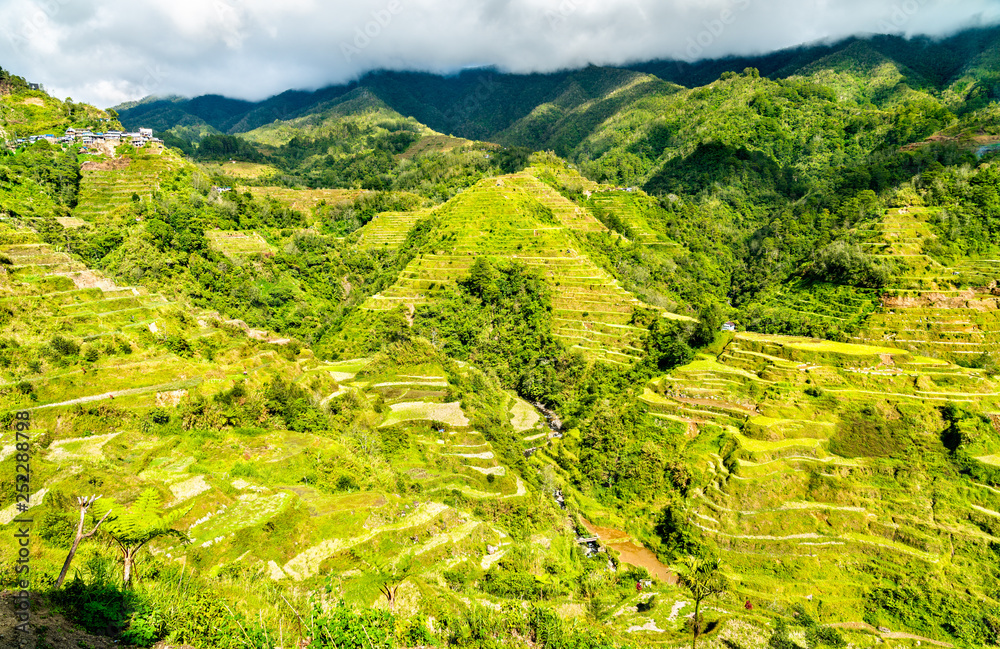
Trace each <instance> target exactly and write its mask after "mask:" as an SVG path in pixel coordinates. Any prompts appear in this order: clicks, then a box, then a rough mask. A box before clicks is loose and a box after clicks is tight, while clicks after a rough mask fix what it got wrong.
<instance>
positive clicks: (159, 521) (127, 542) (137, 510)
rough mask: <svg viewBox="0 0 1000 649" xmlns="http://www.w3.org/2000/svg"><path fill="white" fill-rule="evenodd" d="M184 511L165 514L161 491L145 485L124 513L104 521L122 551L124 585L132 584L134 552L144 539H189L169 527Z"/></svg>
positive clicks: (106, 532)
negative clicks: (161, 502) (159, 492)
mask: <svg viewBox="0 0 1000 649" xmlns="http://www.w3.org/2000/svg"><path fill="white" fill-rule="evenodd" d="M185 513H186V512H185V511H183V510H178V511H175V512H173V513H170V514H164V513H163V512H162V511H161V509H160V495H159V494H158V493H157V492H156V491H155V490H154V489H147V490H146V491H144V492H142V494H140V496H139V498H138V499H137V500H136V501H135V503H133V504H132V506H131V507H130V508H129V509H128V510H127V511H126V512H125V513H124V514H122V515H120V516H118V517H116V518H112V519H110V520H109V521H108V522H107V524H106V525H105V526H104V529H105V534H106V536H107V537H108V538H109V539H110V540H111V543H112V545H114V546H115V547H117V548H118V551H119V553H120V554H121V562H122V584H123V585H124V586H125V587H126V588H128V587H129V586H130V585H131V584H132V568H133V567H134V566H135V559H136V556H137V555H138V554H139V551H140V550H142V548H144V547H145V546H146V544H147V543H149V542H150V541H153V540H154V539H158V538H162V537H165V536H172V537H174V538H178V539H180V540H181V541H182V542H184V543H188V542H190V539H188V537H187V535H186V534H184V532H181V531H180V530H175V529H173V528H172V525H173V524H174V523H175V522H177V519H179V518H180V517H181V516H183V515H184V514H185Z"/></svg>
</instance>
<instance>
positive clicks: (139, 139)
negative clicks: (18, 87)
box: [15, 128, 163, 150]
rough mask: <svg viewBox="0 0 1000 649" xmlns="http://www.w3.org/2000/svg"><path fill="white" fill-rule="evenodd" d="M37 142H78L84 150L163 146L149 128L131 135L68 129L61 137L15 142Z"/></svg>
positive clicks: (33, 137)
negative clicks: (126, 146) (104, 147)
mask: <svg viewBox="0 0 1000 649" xmlns="http://www.w3.org/2000/svg"><path fill="white" fill-rule="evenodd" d="M39 140H46V141H48V142H49V143H50V144H76V143H77V142H79V143H80V144H82V145H83V146H84V150H85V149H86V148H89V147H92V146H99V145H101V144H109V145H111V146H118V145H119V144H131V145H132V146H134V147H135V148H137V149H141V148H143V147H144V146H146V145H147V144H149V143H154V144H157V143H158V144H161V145H162V144H163V140H161V139H159V138H156V137H153V129H151V128H140V129H139V130H138V131H136V132H131V133H126V132H125V131H105V132H103V133H97V132H93V131H87V130H77V129H75V128H68V129H66V134H65V135H63V136H62V137H56V136H55V135H52V134H51V133H50V134H46V135H29V136H28V137H21V138H18V139H17V140H16V141H15V142H16V144H17V145H22V144H34V143H35V142H38V141H39Z"/></svg>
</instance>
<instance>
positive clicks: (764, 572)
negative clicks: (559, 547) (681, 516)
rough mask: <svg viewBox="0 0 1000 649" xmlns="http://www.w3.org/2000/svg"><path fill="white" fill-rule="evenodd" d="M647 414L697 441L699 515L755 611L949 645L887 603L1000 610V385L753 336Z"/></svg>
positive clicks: (694, 507) (855, 351) (685, 378)
mask: <svg viewBox="0 0 1000 649" xmlns="http://www.w3.org/2000/svg"><path fill="white" fill-rule="evenodd" d="M643 400H644V401H645V402H646V403H647V404H648V405H649V407H650V409H651V411H652V412H653V413H655V416H657V417H661V418H664V419H665V420H673V421H683V422H686V423H687V424H688V428H689V432H690V434H691V435H692V436H694V435H697V437H696V438H693V439H692V441H691V442H690V444H689V447H688V451H687V453H688V454H689V456H690V458H691V460H692V461H693V462H694V465H695V466H697V467H699V471H698V475H697V477H696V478H695V483H696V485H697V486H696V488H694V489H693V490H692V492H691V494H690V497H689V499H688V501H687V510H686V515H685V516H686V519H687V521H688V522H689V523H690V525H691V527H692V528H693V529H694V530H695V531H696V533H697V534H698V535H699V536H700V537H702V538H703V539H705V540H706V541H707V542H710V543H712V544H714V545H716V546H718V547H719V548H720V549H721V550H722V552H723V553H724V555H725V557H726V561H727V563H728V565H729V566H731V567H732V570H733V571H734V573H736V574H739V575H740V579H739V582H738V583H737V584H735V585H734V588H736V589H737V590H738V591H740V592H741V593H742V594H743V596H745V597H748V598H752V599H755V600H756V599H758V598H759V599H767V600H770V599H772V598H777V599H778V600H783V601H787V602H794V601H797V600H801V598H804V597H807V596H810V597H812V598H814V599H818V600H822V601H823V610H824V615H825V616H829V621H855V622H857V621H861V619H862V617H864V619H865V621H867V622H869V623H873V624H884V625H886V626H889V627H891V628H893V629H894V630H898V629H900V628H902V629H907V628H908V629H910V630H911V631H914V632H920V633H924V634H930V635H931V636H932V637H937V636H940V637H942V639H947V636H946V635H945V634H943V633H942V632H941V631H942V630H941V629H940V628H936V627H933V626H923V625H921V623H920V622H919V620H918V619H917V618H913V617H907V616H906V615H904V614H903V613H902V612H901V611H902V610H903V609H902V608H898V607H897V608H894V605H892V604H891V603H887V601H888V600H886V601H882V600H879V598H880V597H883V596H888V595H885V593H888V592H889V591H884V592H883V591H881V590H880V589H881V588H883V587H884V586H885V585H886V584H887V583H893V584H896V586H897V587H905V585H906V583H907V580H908V579H911V578H912V575H915V574H920V575H924V576H922V577H920V580H921V581H920V585H919V586H917V588H919V589H920V590H921V592H922V593H924V594H923V595H922V596H921V597H926V598H927V601H936V600H935V598H943V599H941V600H940V601H942V602H945V603H944V604H943V605H945V606H953V607H956V608H962V607H963V606H978V605H979V604H981V603H988V604H989V605H990V606H996V605H997V598H996V593H995V591H994V590H993V586H992V584H994V583H995V579H996V578H997V571H996V564H995V560H994V558H995V555H994V554H993V551H992V550H991V549H990V548H994V547H996V543H997V542H998V541H1000V526H998V520H1000V514H998V513H997V512H1000V491H997V490H996V489H993V488H991V487H988V486H986V485H984V484H982V483H983V481H984V479H985V480H993V479H995V475H996V473H995V472H996V466H995V465H996V464H997V462H996V457H997V456H996V453H997V451H998V449H1000V430H998V428H1000V427H998V423H1000V418H998V415H997V413H1000V384H998V382H997V381H996V380H995V379H989V378H987V377H985V376H983V375H982V374H981V373H980V372H977V371H975V370H968V369H964V368H961V367H958V366H956V365H953V364H950V363H948V362H946V361H938V360H934V359H929V358H925V357H920V356H916V355H914V354H912V353H909V352H906V351H903V350H900V349H894V348H891V347H873V346H865V345H855V344H843V343H834V342H829V341H820V340H815V339H808V338H792V337H783V336H765V335H759V334H738V335H736V336H735V338H733V339H732V340H731V341H730V342H729V343H728V344H727V345H726V346H725V348H724V349H722V352H721V353H720V354H718V356H705V355H703V356H700V357H699V358H698V359H697V360H696V361H694V362H693V363H691V364H689V365H686V366H684V367H681V368H678V369H676V370H673V371H671V372H670V373H669V374H668V375H666V376H663V377H660V378H658V379H655V380H653V381H652V382H651V383H650V384H649V385H648V386H647V389H646V392H645V395H644V397H643ZM991 475H992V476H994V478H989V476H991ZM880 593H881V594H880ZM873 601H881V605H882V606H883V607H884V608H883V610H882V611H880V612H878V613H875V614H874V617H872V618H870V619H869V617H867V616H866V613H865V612H866V611H867V610H871V609H869V608H868V607H869V606H870V603H871V602H873ZM923 605H925V604H923V603H922V602H920V601H916V602H912V603H911V604H910V606H912V607H913V609H912V610H919V607H920V606H923ZM893 610H895V611H897V613H898V614H899V617H896V618H893V616H892V611H893Z"/></svg>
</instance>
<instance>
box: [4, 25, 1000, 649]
mask: <svg viewBox="0 0 1000 649" xmlns="http://www.w3.org/2000/svg"><path fill="white" fill-rule="evenodd" d="M966 37H967V39H966V41H961V39H960V38H958V37H956V38H955V39H944V40H942V41H939V42H929V41H926V40H921V39H914V40H912V41H904V40H902V39H897V38H893V37H874V38H871V39H851V40H850V41H848V42H845V43H841V44H835V45H830V46H821V47H817V48H804V49H799V50H796V51H792V52H784V53H776V54H772V55H768V56H766V57H763V58H761V59H760V61H762V65H763V64H764V63H766V65H767V67H762V68H761V69H753V68H754V66H753V65H751V64H749V63H748V64H747V65H744V66H743V68H749V69H745V70H743V71H742V72H737V71H732V70H728V69H723V68H725V67H726V66H728V65H731V64H732V63H734V62H735V61H736V60H735V59H734V60H731V61H728V62H707V63H703V64H698V65H692V66H688V67H684V66H681V67H680V68H678V70H680V71H679V72H677V74H678V75H688V76H687V77H686V78H690V79H694V78H697V75H707V74H708V73H709V72H711V71H716V72H717V73H716V74H714V76H712V77H711V78H709V79H707V80H706V81H705V82H704V83H703V84H701V85H700V86H699V87H691V88H685V87H681V86H679V85H674V82H675V81H676V79H674V81H665V80H663V77H662V76H661V77H659V78H657V77H656V76H653V75H652V74H650V72H655V70H653V69H652V68H654V67H655V66H652V67H651V68H650V69H648V70H644V71H642V72H640V71H629V70H620V69H612V68H598V67H590V68H587V69H584V70H577V71H567V72H563V73H558V74H553V75H529V76H518V75H501V74H497V75H494V76H492V77H490V76H486V78H485V79H484V76H483V75H484V73H483V72H482V71H467V72H466V73H463V74H462V75H458V76H457V77H453V78H441V77H435V76H433V75H423V74H412V73H392V72H386V73H377V74H372V75H369V76H368V77H366V78H365V79H362V80H361V81H360V82H359V83H358V84H356V85H351V86H344V87H339V88H333V89H325V90H323V91H319V92H317V93H298V92H292V93H285V94H284V95H280V96H278V97H276V98H272V99H271V100H268V101H266V102H263V103H259V104H247V103H241V102H236V101H230V100H225V99H223V98H218V97H213V96H210V97H207V98H201V99H200V100H198V101H193V100H192V101H187V100H170V101H167V102H163V103H160V102H156V101H148V102H144V103H142V104H140V105H137V106H135V107H133V108H131V109H130V110H132V109H135V110H139V109H140V107H141V109H142V110H146V111H148V112H147V113H145V114H146V115H147V117H148V118H150V119H152V118H153V117H155V116H156V115H157V114H162V115H166V116H168V117H169V115H174V116H177V117H178V119H190V120H191V121H190V125H191V128H197V129H199V130H200V131H202V132H204V133H210V132H212V131H219V132H220V133H221V132H223V131H229V132H230V134H226V135H225V136H220V135H218V134H216V133H211V134H212V135H213V136H214V137H212V138H208V139H205V140H204V142H205V147H204V149H198V148H193V149H190V152H191V153H192V154H193V156H192V158H190V159H188V158H185V156H184V155H182V154H179V153H178V152H177V151H176V150H172V149H168V150H167V151H165V152H163V153H153V152H151V151H132V150H128V149H122V150H120V151H118V152H116V154H115V156H113V157H111V156H105V155H101V156H90V155H88V156H84V155H82V154H81V153H80V152H79V151H78V149H77V148H75V147H68V148H67V149H66V150H63V149H62V147H60V146H53V145H50V144H48V143H39V144H35V145H32V146H29V147H23V148H21V149H20V150H16V151H11V152H10V154H9V155H5V156H3V157H0V207H2V208H3V209H2V212H3V214H2V215H0V326H2V329H0V403H2V404H3V415H2V416H3V420H2V421H4V423H5V427H4V429H3V432H2V435H3V436H2V437H0V484H2V485H3V486H4V489H3V490H2V494H3V495H0V522H2V523H3V525H4V526H5V527H4V532H5V533H6V532H8V531H12V530H13V529H14V528H13V527H12V526H13V525H15V523H14V522H13V521H14V518H15V517H16V516H17V515H18V512H17V503H16V502H15V501H16V493H17V490H16V487H15V485H16V482H17V478H16V475H17V473H18V471H17V464H18V463H19V462H21V461H22V460H23V456H21V457H20V458H19V455H18V454H19V453H20V452H21V451H20V450H19V449H18V447H17V446H16V443H17V442H16V440H15V439H14V437H15V431H14V430H13V429H12V428H11V426H10V424H12V423H14V422H16V421H17V419H16V418H17V416H18V415H16V414H15V413H16V412H19V411H20V412H26V413H30V417H31V420H32V424H31V436H32V442H31V446H30V453H31V458H30V460H31V463H32V477H31V480H30V488H29V489H28V491H29V493H30V494H31V495H32V497H31V498H30V499H29V504H30V510H29V511H30V514H31V516H32V517H33V519H34V520H35V521H36V526H35V527H34V528H33V531H32V535H33V536H32V540H31V545H30V552H31V558H32V574H31V581H30V584H29V585H30V588H31V589H32V590H33V591H37V592H38V593H40V594H41V597H40V598H39V600H40V601H45V602H47V604H46V606H52V607H55V608H57V609H58V610H60V611H62V613H63V614H64V615H66V616H67V618H69V620H70V621H71V622H72V623H74V624H78V625H82V626H83V627H84V628H86V629H88V630H89V631H90V632H92V633H99V634H103V635H105V636H107V637H108V638H109V640H108V642H111V641H112V640H117V641H119V643H129V644H131V645H133V646H143V647H149V646H154V645H155V644H156V643H160V642H163V643H166V644H170V645H175V644H180V643H185V644H188V645H190V646H194V647H223V648H225V649H229V648H235V647H265V646H266V647H275V646H281V647H282V649H288V648H290V647H292V646H300V645H303V644H304V642H300V638H305V637H309V638H312V641H311V642H312V646H320V645H322V646H337V647H344V646H351V647H368V648H369V649H370V648H371V647H378V646H385V647H388V646H399V647H419V646H456V647H480V648H483V649H485V648H488V647H495V646H514V647H524V648H525V649H527V648H529V647H532V648H537V647H542V646H545V647H552V648H553V649H561V648H565V649H612V648H617V647H626V646H628V647H637V646H664V645H667V646H680V645H682V644H684V645H686V643H687V642H689V641H690V640H691V631H692V626H693V623H694V620H693V619H692V618H693V617H694V609H695V605H694V602H693V601H692V597H691V595H690V591H689V590H687V589H686V588H685V586H684V579H683V578H682V577H683V575H684V570H685V566H687V565H690V562H691V558H692V557H700V558H703V559H707V560H709V562H710V565H711V560H712V559H713V558H718V559H719V560H720V561H721V564H720V568H719V572H718V576H719V577H720V578H724V581H725V583H724V587H723V588H722V592H721V593H720V594H719V595H718V596H715V597H713V598H711V599H709V600H706V601H705V602H702V603H701V606H700V611H701V614H702V615H703V616H704V620H702V621H703V622H704V623H705V625H704V631H705V633H704V635H702V636H701V637H700V638H699V642H700V643H702V644H706V645H710V646H713V647H730V648H731V647H734V646H738V647H791V646H809V647H822V646H829V647H843V646H853V647H874V646H879V645H883V644H884V645H886V646H917V645H918V643H919V644H920V646H924V645H926V644H933V645H934V646H955V647H980V646H996V645H998V644H1000V640H998V635H997V632H998V629H1000V623H998V619H1000V593H998V592H997V589H996V584H997V583H998V577H1000V574H998V572H997V568H996V565H997V563H996V552H997V547H998V544H1000V527H998V525H997V519H998V514H997V512H1000V501H998V500H997V498H998V493H1000V468H998V465H1000V460H998V457H1000V432H998V431H1000V428H998V423H997V422H998V421H1000V420H998V414H1000V382H998V378H997V377H998V372H1000V366H998V363H997V358H998V356H997V355H998V353H1000V349H998V344H1000V323H998V322H997V319H996V317H995V315H996V313H997V312H998V308H997V307H998V303H997V300H998V299H1000V298H998V295H997V291H998V289H997V283H998V282H1000V263H998V262H997V259H998V258H1000V250H998V246H997V243H996V242H997V241H998V236H1000V197H998V194H997V186H998V183H1000V180H998V176H997V171H996V164H995V155H996V154H995V152H993V151H991V150H990V147H989V142H990V138H991V137H993V136H995V135H996V134H995V133H993V130H995V125H994V124H993V123H992V122H993V121H995V120H994V119H993V118H994V117H995V112H996V104H995V102H992V100H991V99H990V97H989V96H988V95H984V94H983V92H981V91H977V90H975V88H977V87H983V88H985V87H986V86H985V85H984V84H986V82H987V81H988V80H989V78H990V74H991V73H990V67H989V66H990V63H989V61H990V60H991V58H990V57H991V56H992V54H991V52H992V50H991V48H992V47H993V39H994V38H995V31H991V30H977V31H974V32H968V33H967V34H966ZM938 55H940V56H939V57H938ZM935 57H938V58H935ZM713 66H715V67H713ZM719 66H722V68H720V67H719ZM647 67H648V66H647ZM681 68H683V70H681ZM743 68H741V69H743ZM664 74H665V73H664ZM962 75H965V76H962ZM678 78H679V77H678ZM494 84H495V85H494ZM692 85H694V84H692ZM477 91H478V92H480V94H481V95H483V97H482V98H481V99H479V100H476V101H471V100H470V101H469V102H468V103H465V102H466V100H468V99H469V97H472V98H475V97H476V96H477V95H476V93H477ZM490 93H498V94H496V95H495V96H496V97H502V98H503V100H500V99H491V98H490V97H491V96H492V95H490ZM15 94H16V93H10V94H8V95H6V96H5V97H4V100H6V99H7V98H9V97H14V96H15ZM39 99H40V101H41V102H42V106H36V107H38V108H45V110H46V111H47V113H46V114H45V115H41V114H40V115H36V116H35V117H33V118H32V119H34V120H35V121H34V122H32V125H33V126H40V125H43V124H46V123H52V124H57V123H59V122H57V121H51V120H54V119H55V118H54V117H53V116H54V115H55V113H56V112H57V109H58V110H63V111H64V113H63V114H62V115H63V116H62V118H61V119H66V120H69V119H71V118H72V117H73V111H72V110H71V109H69V113H68V114H67V113H66V112H65V111H66V110H68V109H67V108H66V106H64V105H62V106H60V104H58V103H56V102H55V100H51V99H45V98H44V97H40V98H39ZM11 101H15V100H11ZM11 105H12V106H15V107H16V105H17V104H16V103H15V104H11ZM33 105H34V104H33ZM89 111H90V109H86V111H84V112H77V116H78V117H79V118H80V119H81V120H84V119H89V117H87V116H88V115H90V112H89ZM156 111H163V112H162V113H157V112H156ZM124 112H125V111H124V110H123V113H124ZM94 114H95V115H96V114H97V113H94ZM4 115H11V116H12V117H11V119H13V120H15V121H11V122H6V123H5V124H4V128H7V129H12V128H14V127H15V126H16V125H17V122H16V119H23V118H24V116H25V115H28V113H27V112H22V113H15V112H13V110H12V111H11V112H9V113H4ZM136 115H141V113H139V112H136V113H133V114H132V117H133V118H134V117H135V116H136ZM110 117H111V115H110V113H109V114H108V118H110ZM97 119H105V117H97ZM171 119H172V118H171ZM275 119H277V120H278V121H275ZM46 120H49V121H46ZM167 124H169V122H167V121H165V122H164V125H167ZM455 124H460V127H457V126H455ZM175 126H176V125H175ZM991 129H992V130H991ZM980 130H981V131H982V132H980ZM231 133H238V134H239V137H238V138H234V137H233V136H232V135H231ZM445 133H459V134H465V135H467V136H470V137H475V138H484V139H487V138H488V139H492V140H494V141H495V142H496V143H490V142H482V141H479V142H476V141H471V140H465V139H461V138H455V137H450V136H448V135H445ZM977 138H978V139H977ZM518 145H527V146H526V147H524V148H521V147H519V146H518ZM542 148H547V149H552V150H554V151H555V153H553V152H549V153H541V152H538V151H531V149H542ZM213 152H214V154H215V155H214V159H210V160H209V161H208V162H201V163H199V162H198V160H201V158H202V156H203V155H208V154H211V153H213ZM232 152H235V153H236V155H237V156H239V155H240V154H241V153H242V154H246V155H247V156H248V157H250V158H252V159H253V160H252V161H240V162H232V161H230V159H229V158H230V157H231V156H230V155H229V154H230V153H232ZM557 154H562V155H563V157H559V155H557ZM727 321H728V322H727ZM730 329H735V331H729V330H730ZM22 417H23V415H22ZM15 427H16V424H15ZM22 482H23V480H22ZM91 493H102V494H104V498H103V499H102V501H99V502H102V503H107V504H101V505H97V506H95V509H94V510H93V511H92V514H97V516H92V515H88V516H87V517H86V522H87V523H88V524H91V525H92V524H95V523H96V522H97V520H99V516H101V515H103V513H104V512H105V511H106V508H107V507H110V508H111V510H112V512H114V513H117V514H118V515H124V512H126V511H130V512H131V514H132V516H133V517H139V516H140V514H144V515H146V519H145V520H146V521H147V522H149V521H153V520H154V519H155V520H166V521H168V522H169V523H170V525H172V526H173V529H175V530H176V531H178V532H181V533H183V534H185V535H186V536H187V537H188V539H189V540H190V543H186V544H185V543H182V542H181V540H180V539H179V538H178V537H176V536H168V537H163V538H157V539H154V540H152V541H150V542H149V544H148V546H147V547H148V551H146V550H143V551H142V552H141V553H140V555H139V556H140V561H139V562H138V563H137V564H136V566H135V569H134V580H133V582H132V583H131V584H130V586H131V587H126V585H125V584H124V583H123V580H122V578H121V575H122V574H123V573H122V572H121V570H122V568H123V564H122V562H121V555H120V551H119V550H116V547H118V546H116V545H115V542H114V541H111V540H110V538H109V537H108V536H105V535H104V534H101V535H100V536H101V538H102V539H103V540H105V541H108V543H97V542H94V541H85V542H84V543H83V544H82V545H81V550H80V552H79V554H78V556H77V557H76V559H75V560H74V563H73V569H72V571H71V573H70V579H69V581H68V582H67V584H65V585H64V586H63V587H61V588H55V587H54V586H53V583H52V581H53V577H54V575H55V574H57V572H58V568H59V567H60V565H61V562H62V561H63V559H64V558H65V556H66V552H67V546H68V544H69V542H70V540H71V536H72V534H73V531H74V530H75V525H76V521H77V520H78V518H79V510H78V509H77V505H76V504H75V503H76V500H75V498H76V497H77V496H81V495H89V494H91ZM150 512H152V513H150ZM114 513H113V514H112V515H114ZM154 514H155V516H154ZM161 514H162V516H161ZM121 520H133V519H132V518H129V517H127V516H123V518H122V519H119V521H121ZM118 524H121V523H120V522H119V523H115V522H112V523H111V525H110V526H109V527H108V528H107V529H105V530H104V531H105V532H111V531H114V530H116V529H120V528H118V527H116V525H118ZM151 524H152V523H151ZM163 531H164V530H158V532H163ZM16 550H17V548H16V547H15V546H14V545H13V544H0V580H2V583H3V584H4V587H5V588H7V587H14V586H15V585H17V583H16V581H15V575H16V574H17V573H15V572H14V568H15V567H16V562H17V558H18V555H17V554H15V551H16ZM76 576H79V579H76V578H75V577H76ZM338 602H341V603H338ZM7 628H8V627H5V626H3V625H0V644H2V643H3V642H4V641H6V640H7V637H8V636H6V635H2V634H4V633H7V631H6V629H7ZM39 632H40V631H38V630H36V632H35V633H36V636H37V634H38V633H39ZM324 634H325V635H324ZM41 639H44V638H41Z"/></svg>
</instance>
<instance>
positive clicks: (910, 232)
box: [855, 208, 1000, 362]
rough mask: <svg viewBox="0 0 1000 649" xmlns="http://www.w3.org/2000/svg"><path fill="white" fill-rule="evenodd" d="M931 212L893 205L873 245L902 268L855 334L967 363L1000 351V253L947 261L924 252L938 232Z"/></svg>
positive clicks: (872, 247)
mask: <svg viewBox="0 0 1000 649" xmlns="http://www.w3.org/2000/svg"><path fill="white" fill-rule="evenodd" d="M929 215H930V212H928V211H927V210H924V209H919V208H901V209H898V210H892V211H890V212H889V214H888V215H887V216H886V217H885V219H884V220H883V222H882V224H881V228H880V232H878V235H879V239H880V240H877V241H876V242H873V243H870V244H868V248H869V251H876V254H878V255H879V256H881V257H882V258H885V259H888V260H891V261H892V262H894V263H896V264H897V265H898V266H899V268H900V269H901V271H900V272H899V273H898V274H897V276H896V277H895V278H894V281H893V283H892V284H890V286H889V287H888V290H887V291H886V294H885V295H884V296H883V297H882V300H881V302H882V308H881V309H880V310H879V312H878V313H876V314H875V315H873V316H872V317H871V318H870V319H869V320H868V322H867V323H866V324H865V326H864V329H863V331H862V332H860V333H859V334H858V335H857V336H856V337H855V340H857V341H859V342H873V343H875V344H880V345H889V346H892V347H899V348H902V349H907V350H911V351H914V352H917V353H922V354H928V355H933V356H939V357H942V358H948V359H952V360H958V359H962V360H964V361H966V362H969V361H972V360H973V359H976V358H978V357H980V356H982V355H983V354H984V353H994V352H997V351H1000V318H998V313H1000V311H998V309H1000V290H998V289H997V281H998V279H1000V260H998V259H963V260H961V261H960V262H958V263H957V264H956V265H954V266H944V265H942V264H941V263H939V262H938V261H936V260H935V259H933V258H932V257H930V256H928V255H927V254H925V253H924V247H925V245H926V244H927V243H928V242H929V241H932V240H933V239H934V238H935V235H934V234H933V232H932V231H931V229H930V226H929V225H928V224H927V222H926V220H927V217H928V216H929Z"/></svg>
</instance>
